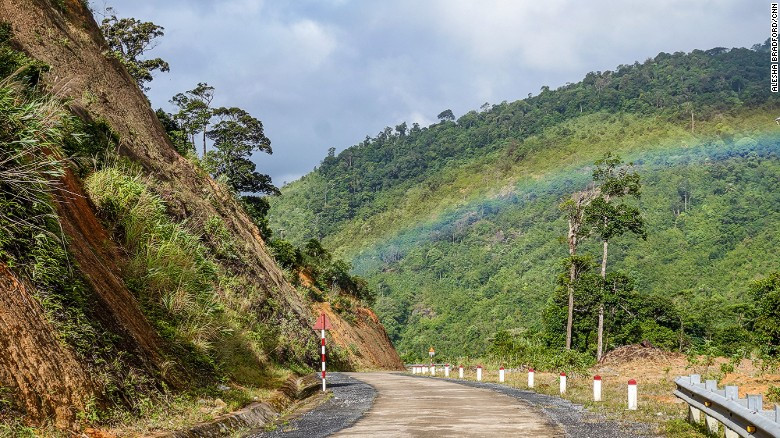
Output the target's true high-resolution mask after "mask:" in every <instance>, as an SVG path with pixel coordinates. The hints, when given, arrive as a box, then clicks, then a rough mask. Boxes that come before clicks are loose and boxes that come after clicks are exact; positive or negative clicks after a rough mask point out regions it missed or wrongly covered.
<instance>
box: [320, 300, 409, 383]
mask: <svg viewBox="0 0 780 438" xmlns="http://www.w3.org/2000/svg"><path fill="white" fill-rule="evenodd" d="M315 310H316V311H317V312H325V314H327V315H328V318H329V319H330V321H331V325H332V326H333V330H331V331H330V332H328V333H329V334H330V340H329V341H328V342H331V343H334V344H336V345H338V346H339V347H340V348H341V350H342V351H344V352H346V353H347V354H348V355H349V356H350V359H351V361H352V363H353V364H354V366H355V368H356V369H358V370H371V369H377V368H385V369H393V370H402V369H403V368H404V364H403V362H402V361H401V358H400V357H399V356H398V352H396V351H395V348H393V344H392V343H391V342H390V338H389V337H388V336H387V333H386V332H385V329H384V327H382V324H381V323H380V322H379V318H377V316H376V314H375V313H374V312H373V311H371V309H366V308H364V307H357V308H356V311H357V312H356V315H355V321H356V322H355V323H354V324H350V323H349V322H347V321H346V320H345V319H344V318H342V317H341V316H340V315H339V314H337V313H336V312H334V311H333V309H332V308H331V307H330V304H328V303H318V304H316V305H315Z"/></svg>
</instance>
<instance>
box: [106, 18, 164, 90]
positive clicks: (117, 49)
mask: <svg viewBox="0 0 780 438" xmlns="http://www.w3.org/2000/svg"><path fill="white" fill-rule="evenodd" d="M113 12H114V11H113V10H112V9H111V8H108V10H107V13H108V14H110V15H108V16H106V18H104V19H103V22H102V23H101V25H100V30H101V31H103V36H104V37H105V39H106V42H107V43H108V47H109V48H110V50H111V55H112V56H114V57H115V58H116V59H118V60H119V62H121V63H122V65H124V66H125V68H126V69H127V72H128V73H130V76H132V78H133V79H135V81H136V83H138V86H139V87H141V89H142V90H145V91H146V90H148V89H147V88H146V87H145V85H144V84H146V83H147V82H149V81H151V80H152V79H154V76H153V72H154V71H155V70H159V71H162V72H167V71H170V67H169V66H168V63H167V62H165V61H164V60H162V58H152V59H142V57H143V56H144V54H146V52H148V51H149V50H151V49H153V48H154V45H155V42H154V40H156V39H157V38H159V37H161V36H163V35H165V33H164V32H163V31H164V30H165V29H164V28H163V27H162V26H158V25H156V24H154V23H152V22H150V21H140V20H136V19H135V18H117V16H116V14H114V13H113Z"/></svg>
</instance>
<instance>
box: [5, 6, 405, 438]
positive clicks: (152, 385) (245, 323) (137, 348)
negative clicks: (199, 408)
mask: <svg viewBox="0 0 780 438" xmlns="http://www.w3.org/2000/svg"><path fill="white" fill-rule="evenodd" d="M107 53H108V52H107V46H106V43H105V41H104V40H103V37H102V35H101V33H100V30H99V28H98V26H97V24H96V23H95V21H94V19H93V17H92V14H91V12H90V11H89V10H88V9H87V7H86V6H85V3H84V2H81V1H78V0H65V1H48V0H25V1H21V2H20V1H16V0H2V1H0V76H2V77H0V105H2V112H0V114H2V116H0V130H1V131H0V135H1V136H2V138H1V139H2V143H1V146H2V149H1V150H0V175H2V180H0V295H2V296H3V299H2V300H0V358H2V359H0V433H7V432H8V430H9V429H4V428H3V427H2V426H4V425H10V427H12V428H13V427H17V426H19V427H21V425H22V423H24V424H29V425H37V426H46V425H54V426H55V427H57V428H71V429H79V428H82V427H84V426H89V425H93V426H103V425H108V426H113V425H117V424H120V423H123V422H126V421H130V420H131V419H132V418H142V417H148V416H150V412H152V410H153V409H154V406H156V405H158V404H159V405H166V403H170V402H171V400H178V403H180V404H181V405H187V404H189V405H191V406H195V405H196V404H195V403H194V400H195V399H197V398H200V397H205V398H209V397H211V398H215V394H218V393H219V391H218V390H217V389H215V388H217V385H218V384H228V385H229V387H230V389H229V390H227V391H228V392H224V393H221V394H219V395H220V396H221V397H222V398H225V399H227V400H228V401H230V403H229V405H230V406H232V407H233V408H235V407H237V406H241V405H243V404H246V403H247V402H249V401H251V400H252V397H253V396H252V394H267V393H269V391H274V390H276V389H278V388H279V387H280V386H282V385H283V384H284V383H285V381H286V379H287V378H288V377H290V376H295V375H300V374H305V373H309V372H311V371H313V369H314V368H315V367H316V368H318V366H319V339H318V335H317V334H316V333H314V331H312V330H311V328H310V327H311V325H312V324H313V323H314V319H315V315H317V314H319V312H320V311H321V310H323V309H322V307H323V306H327V305H328V303H327V300H328V299H329V297H328V296H327V295H326V296H325V297H322V296H320V297H318V299H316V300H314V299H312V298H311V294H310V293H309V290H308V289H307V288H306V287H304V286H294V285H292V284H291V283H290V279H291V278H292V277H291V275H292V274H290V273H287V272H285V271H283V270H282V269H281V268H279V266H277V264H276V262H275V260H274V259H273V257H272V256H271V255H269V253H268V251H267V250H266V246H265V243H264V241H263V239H262V237H261V235H260V233H259V231H258V229H257V227H256V225H255V224H254V223H253V222H252V220H250V218H249V217H248V216H247V214H246V213H245V212H244V210H243V208H242V207H241V205H240V204H239V203H238V201H237V199H236V196H235V195H234V194H233V193H231V192H230V190H228V189H227V187H225V186H224V185H222V184H219V183H217V182H215V181H214V180H212V179H211V178H210V177H209V176H208V175H207V174H206V172H205V171H204V170H202V168H201V167H200V166H199V164H198V163H197V162H193V161H191V160H188V159H186V158H184V157H182V156H181V155H179V154H178V153H177V152H176V151H175V149H174V148H173V146H172V145H171V142H170V140H169V138H168V136H167V135H166V134H165V131H164V130H163V128H162V126H161V125H160V123H159V121H158V120H157V118H156V116H155V114H154V112H153V111H152V109H151V108H150V104H149V101H148V100H147V99H146V97H145V96H144V94H143V93H142V92H141V90H140V89H139V88H138V86H137V85H136V82H135V81H134V80H133V79H132V78H131V77H130V75H129V74H128V73H127V71H126V70H125V69H124V67H123V66H122V65H121V64H120V63H119V62H118V61H117V60H116V59H115V58H113V57H111V56H107ZM336 297H338V293H334V294H332V295H331V298H336ZM338 298H339V299H340V300H341V301H342V302H343V301H346V302H349V303H351V306H353V308H354V309H356V310H355V312H356V314H355V315H349V314H345V313H343V312H332V313H331V318H332V319H333V320H334V327H336V328H335V329H334V331H333V333H332V335H333V337H334V341H333V342H332V343H331V344H329V345H331V348H330V355H331V356H330V358H331V359H332V361H331V362H330V364H331V365H332V366H333V367H334V368H341V369H357V368H389V369H395V368H398V367H400V366H401V363H400V360H399V358H398V355H397V354H396V353H395V350H394V349H393V346H392V344H391V343H390V342H389V339H388V337H387V335H386V334H385V332H384V329H383V327H382V326H381V324H379V323H378V321H377V319H376V317H375V316H374V315H373V313H372V312H371V310H370V309H367V308H365V304H363V303H361V302H357V301H356V300H354V299H352V298H349V297H338ZM322 301H325V302H322ZM345 317H349V318H348V320H345V319H344V318H345ZM358 332H359V334H360V335H359V334H358ZM374 353H375V354H374ZM220 391H223V390H220ZM188 397H192V401H190V398H188ZM231 397H232V399H231ZM255 399H257V398H255ZM231 400H232V401H231ZM223 405H225V404H224V403H223ZM11 434H13V430H12V429H11Z"/></svg>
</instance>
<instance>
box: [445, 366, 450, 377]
mask: <svg viewBox="0 0 780 438" xmlns="http://www.w3.org/2000/svg"><path fill="white" fill-rule="evenodd" d="M449 376H450V364H448V363H446V364H444V377H449Z"/></svg>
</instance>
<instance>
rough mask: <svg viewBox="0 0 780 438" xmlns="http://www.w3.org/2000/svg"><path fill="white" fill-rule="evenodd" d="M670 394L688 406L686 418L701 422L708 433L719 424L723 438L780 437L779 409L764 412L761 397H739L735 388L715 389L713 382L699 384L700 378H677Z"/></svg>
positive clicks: (693, 376) (716, 385)
mask: <svg viewBox="0 0 780 438" xmlns="http://www.w3.org/2000/svg"><path fill="white" fill-rule="evenodd" d="M675 383H676V384H677V390H676V391H674V395H675V396H677V397H678V398H680V399H682V400H683V401H685V402H686V403H688V419H689V421H691V422H694V423H699V422H701V416H702V414H704V417H705V418H704V422H705V424H706V426H707V428H708V429H709V430H710V432H712V433H716V434H717V433H718V429H719V428H720V425H722V426H723V427H724V428H725V436H726V437H727V438H731V437H737V436H741V437H755V438H764V437H777V438H780V407H778V406H775V408H774V409H773V410H769V411H765V410H764V408H763V398H762V396H761V394H757V395H753V394H749V395H748V396H747V397H746V398H739V388H738V387H736V386H726V387H724V389H718V382H717V380H707V381H706V382H704V383H702V382H701V376H700V375H698V374H692V375H690V376H682V377H678V378H677V379H676V380H675Z"/></svg>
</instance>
